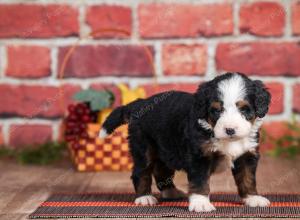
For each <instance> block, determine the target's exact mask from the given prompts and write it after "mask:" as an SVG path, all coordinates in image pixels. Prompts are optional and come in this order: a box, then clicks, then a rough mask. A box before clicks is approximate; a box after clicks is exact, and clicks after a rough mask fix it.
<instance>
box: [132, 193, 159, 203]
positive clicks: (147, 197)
mask: <svg viewBox="0 0 300 220" xmlns="http://www.w3.org/2000/svg"><path fill="white" fill-rule="evenodd" d="M134 203H135V204H137V205H155V204H157V203H158V201H157V199H156V198H155V197H154V196H152V195H145V196H140V197H138V198H136V199H135V201H134Z"/></svg>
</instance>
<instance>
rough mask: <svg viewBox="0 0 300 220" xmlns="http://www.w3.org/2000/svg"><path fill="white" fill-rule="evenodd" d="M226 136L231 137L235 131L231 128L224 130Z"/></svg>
mask: <svg viewBox="0 0 300 220" xmlns="http://www.w3.org/2000/svg"><path fill="white" fill-rule="evenodd" d="M225 131H226V134H228V135H229V136H232V135H234V134H235V130H234V129H233V128H225Z"/></svg>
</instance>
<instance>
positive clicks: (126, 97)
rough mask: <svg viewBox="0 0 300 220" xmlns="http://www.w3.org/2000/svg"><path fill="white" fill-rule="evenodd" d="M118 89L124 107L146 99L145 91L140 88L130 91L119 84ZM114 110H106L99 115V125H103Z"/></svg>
mask: <svg viewBox="0 0 300 220" xmlns="http://www.w3.org/2000/svg"><path fill="white" fill-rule="evenodd" d="M117 87H118V88H119V89H120V91H121V102H122V105H127V104H128V103H130V102H133V101H135V100H137V99H139V98H146V92H145V89H144V88H142V87H138V88H135V89H129V88H128V86H126V85H125V84H122V83H121V84H118V85H117ZM112 110H113V109H112V108H105V109H103V110H101V111H100V112H99V114H98V123H100V124H102V123H103V122H104V121H105V119H106V118H107V117H108V115H109V114H110V113H111V112H112Z"/></svg>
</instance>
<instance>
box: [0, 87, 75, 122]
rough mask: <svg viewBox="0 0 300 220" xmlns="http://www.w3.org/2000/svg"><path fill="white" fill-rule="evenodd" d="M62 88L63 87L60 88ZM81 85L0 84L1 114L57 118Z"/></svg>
mask: <svg viewBox="0 0 300 220" xmlns="http://www.w3.org/2000/svg"><path fill="white" fill-rule="evenodd" d="M60 88H61V89H60ZM79 90H80V87H79V86H73V85H64V86H61V87H55V86H41V85H34V86H32V85H8V84H1V85H0V94H2V95H1V96H0V103H1V105H0V116H2V117H14V116H21V117H28V118H32V117H39V118H57V117H61V116H63V114H64V109H66V106H67V105H68V104H69V103H70V102H71V97H72V95H73V94H74V93H75V92H77V91H79Z"/></svg>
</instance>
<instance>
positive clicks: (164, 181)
mask: <svg viewBox="0 0 300 220" xmlns="http://www.w3.org/2000/svg"><path fill="white" fill-rule="evenodd" d="M153 165H154V167H153V175H154V178H155V182H156V186H157V188H158V189H159V190H160V191H161V197H162V198H165V199H178V198H184V197H186V195H185V193H184V192H182V191H181V190H179V189H177V188H176V187H175V185H174V182H173V178H174V173H175V170H173V169H170V168H169V167H167V166H166V164H165V163H163V162H162V161H160V160H159V159H157V160H155V161H154V164H153Z"/></svg>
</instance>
